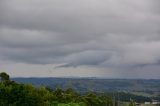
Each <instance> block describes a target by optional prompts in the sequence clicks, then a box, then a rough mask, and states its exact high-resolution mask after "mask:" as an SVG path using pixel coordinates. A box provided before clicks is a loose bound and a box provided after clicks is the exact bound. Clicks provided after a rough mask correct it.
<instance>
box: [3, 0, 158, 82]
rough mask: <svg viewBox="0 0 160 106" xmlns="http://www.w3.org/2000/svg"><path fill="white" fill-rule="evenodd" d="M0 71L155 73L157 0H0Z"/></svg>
mask: <svg viewBox="0 0 160 106" xmlns="http://www.w3.org/2000/svg"><path fill="white" fill-rule="evenodd" d="M0 72H7V73H8V74H9V75H10V76H11V77H101V78H142V79H143V78H145V79H160V0H0Z"/></svg>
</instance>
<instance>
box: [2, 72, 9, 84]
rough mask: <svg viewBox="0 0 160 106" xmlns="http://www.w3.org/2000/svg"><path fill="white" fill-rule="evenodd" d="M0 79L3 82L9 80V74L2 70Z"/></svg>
mask: <svg viewBox="0 0 160 106" xmlns="http://www.w3.org/2000/svg"><path fill="white" fill-rule="evenodd" d="M0 80H1V81H2V82H4V81H10V77H9V75H8V74H7V73H5V72H2V73H0Z"/></svg>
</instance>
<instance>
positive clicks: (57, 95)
mask: <svg viewBox="0 0 160 106" xmlns="http://www.w3.org/2000/svg"><path fill="white" fill-rule="evenodd" d="M0 106H113V101H112V99H111V97H110V96H108V95H104V94H102V95H97V94H96V93H94V92H89V93H87V94H85V95H80V94H78V93H77V92H75V91H74V90H73V89H71V88H69V89H66V90H62V89H61V88H56V89H55V90H52V89H50V88H48V87H37V88H36V87H34V86H32V85H29V84H18V83H16V82H14V81H11V80H10V78H9V75H7V74H6V73H0Z"/></svg>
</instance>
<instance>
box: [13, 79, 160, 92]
mask: <svg viewBox="0 0 160 106" xmlns="http://www.w3.org/2000/svg"><path fill="white" fill-rule="evenodd" d="M12 80H14V81H16V82H18V83H25V84H33V85H35V86H49V87H51V88H53V89H54V88H56V87H57V86H59V87H62V88H63V89H65V88H70V87H72V88H74V89H75V90H77V91H79V92H86V91H97V92H98V91H103V92H105V91H128V92H130V91H153V92H160V79H99V78H90V77H88V78H52V77H43V78H34V77H32V78H12Z"/></svg>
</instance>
